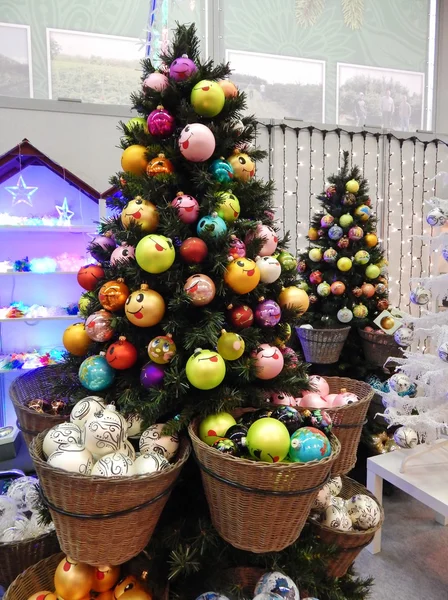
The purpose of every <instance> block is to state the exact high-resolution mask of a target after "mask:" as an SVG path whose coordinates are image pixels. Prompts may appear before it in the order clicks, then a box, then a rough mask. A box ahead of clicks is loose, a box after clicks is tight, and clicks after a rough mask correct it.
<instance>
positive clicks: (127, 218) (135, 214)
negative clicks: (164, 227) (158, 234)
mask: <svg viewBox="0 0 448 600" xmlns="http://www.w3.org/2000/svg"><path fill="white" fill-rule="evenodd" d="M121 222H122V224H123V227H124V228H125V229H129V226H130V225H131V224H133V225H140V227H141V229H142V231H146V232H147V233H153V232H154V231H155V230H156V229H157V227H158V225H159V213H158V211H157V208H156V207H155V206H154V204H153V203H152V202H150V201H149V200H145V199H144V198H142V197H141V196H136V197H135V198H134V199H133V200H129V202H128V203H127V204H126V206H125V207H124V208H123V210H122V211H121Z"/></svg>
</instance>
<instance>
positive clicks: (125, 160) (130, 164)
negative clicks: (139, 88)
mask: <svg viewBox="0 0 448 600" xmlns="http://www.w3.org/2000/svg"><path fill="white" fill-rule="evenodd" d="M147 166H148V159H147V158H146V146H141V145H140V144H132V146H128V147H127V148H126V149H125V150H124V151H123V154H122V155H121V168H122V169H123V171H129V173H132V174H133V175H137V176H138V177H141V176H142V175H144V173H145V171H146V167H147ZM64 600H65V599H64Z"/></svg>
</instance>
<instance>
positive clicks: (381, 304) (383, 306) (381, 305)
mask: <svg viewBox="0 0 448 600" xmlns="http://www.w3.org/2000/svg"><path fill="white" fill-rule="evenodd" d="M376 305H377V307H378V310H387V309H388V308H389V300H387V299H386V298H382V299H381V300H378V302H377V304H376Z"/></svg>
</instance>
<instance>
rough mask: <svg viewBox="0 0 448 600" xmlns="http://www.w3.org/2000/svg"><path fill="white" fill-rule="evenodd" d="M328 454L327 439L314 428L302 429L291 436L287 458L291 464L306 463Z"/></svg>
mask: <svg viewBox="0 0 448 600" xmlns="http://www.w3.org/2000/svg"><path fill="white" fill-rule="evenodd" d="M249 431H250V430H249ZM330 454H331V446H330V441H329V439H328V438H327V436H326V435H325V434H324V433H322V431H319V429H316V428H315V427H302V428H301V429H298V430H297V431H296V432H294V433H293V434H292V436H291V447H290V449H289V457H290V459H291V461H292V462H300V463H306V462H310V461H312V460H322V459H323V458H326V457H327V456H330Z"/></svg>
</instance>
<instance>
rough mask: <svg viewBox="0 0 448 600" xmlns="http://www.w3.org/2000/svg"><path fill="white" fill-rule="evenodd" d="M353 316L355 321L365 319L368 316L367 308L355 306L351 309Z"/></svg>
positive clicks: (359, 305) (360, 305)
mask: <svg viewBox="0 0 448 600" xmlns="http://www.w3.org/2000/svg"><path fill="white" fill-rule="evenodd" d="M353 314H354V316H355V317H356V318H357V319H365V318H366V317H367V315H368V314H369V311H368V309H367V306H365V304H357V305H356V306H355V307H354V308H353Z"/></svg>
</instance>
